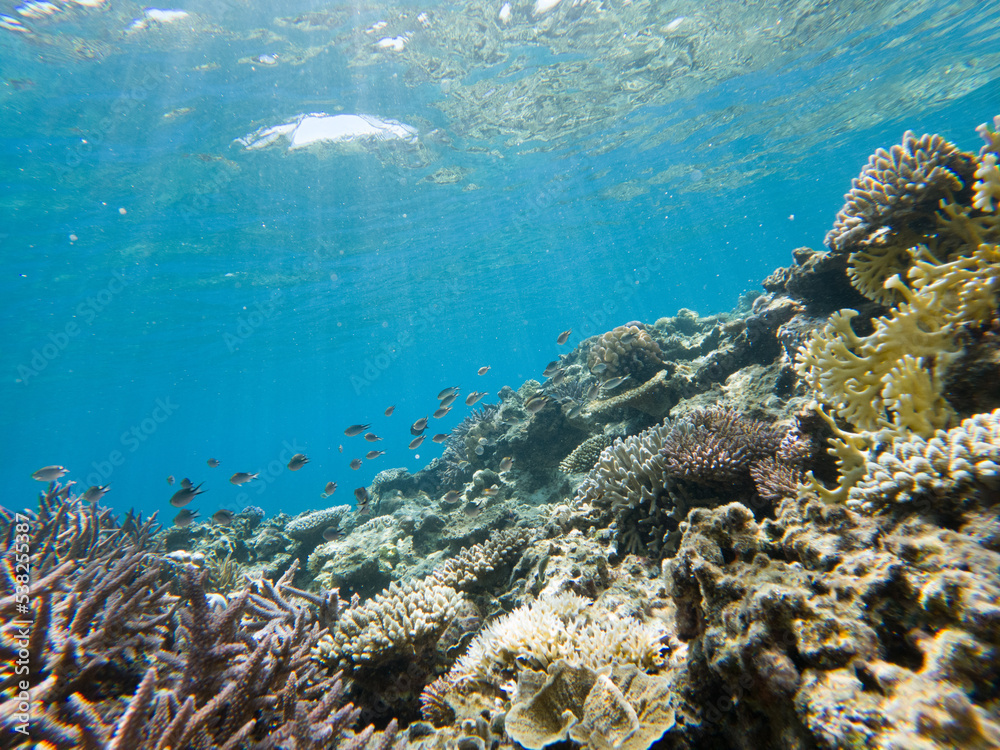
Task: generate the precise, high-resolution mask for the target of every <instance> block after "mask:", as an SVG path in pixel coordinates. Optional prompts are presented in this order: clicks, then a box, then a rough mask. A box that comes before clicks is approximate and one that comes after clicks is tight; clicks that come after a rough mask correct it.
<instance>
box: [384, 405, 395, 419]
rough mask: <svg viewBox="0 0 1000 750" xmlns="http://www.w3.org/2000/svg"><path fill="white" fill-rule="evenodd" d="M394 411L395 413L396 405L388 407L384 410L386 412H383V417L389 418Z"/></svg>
mask: <svg viewBox="0 0 1000 750" xmlns="http://www.w3.org/2000/svg"><path fill="white" fill-rule="evenodd" d="M394 411H396V405H395V404H393V405H392V406H390V407H389V408H388V409H386V410H385V415H386V416H387V417H391V416H392V413H393V412H394Z"/></svg>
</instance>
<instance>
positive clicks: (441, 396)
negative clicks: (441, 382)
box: [438, 385, 458, 401]
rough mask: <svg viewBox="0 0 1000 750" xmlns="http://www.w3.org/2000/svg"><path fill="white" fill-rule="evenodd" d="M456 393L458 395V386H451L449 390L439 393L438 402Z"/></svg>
mask: <svg viewBox="0 0 1000 750" xmlns="http://www.w3.org/2000/svg"><path fill="white" fill-rule="evenodd" d="M456 393H458V386H457V385H453V386H452V387H451V388H445V389H444V390H443V391H441V392H440V393H439V394H438V401H440V400H441V399H444V398H448V396H452V395H454V394H456Z"/></svg>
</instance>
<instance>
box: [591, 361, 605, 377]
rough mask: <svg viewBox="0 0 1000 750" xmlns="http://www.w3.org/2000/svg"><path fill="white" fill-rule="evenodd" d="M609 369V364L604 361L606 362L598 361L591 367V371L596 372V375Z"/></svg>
mask: <svg viewBox="0 0 1000 750" xmlns="http://www.w3.org/2000/svg"><path fill="white" fill-rule="evenodd" d="M607 369H608V366H607V364H606V363H604V362H598V363H597V364H596V365H594V366H593V367H591V368H590V371H591V372H592V373H594V374H595V375H600V374H601V373H603V372H604V371H605V370H607Z"/></svg>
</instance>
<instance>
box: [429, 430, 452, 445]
mask: <svg viewBox="0 0 1000 750" xmlns="http://www.w3.org/2000/svg"><path fill="white" fill-rule="evenodd" d="M447 439H448V436H447V435H446V434H445V433H443V432H439V433H438V434H437V435H435V436H434V437H432V438H431V440H433V441H434V442H435V443H443V442H444V441H445V440H447Z"/></svg>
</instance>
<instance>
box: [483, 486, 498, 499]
mask: <svg viewBox="0 0 1000 750" xmlns="http://www.w3.org/2000/svg"><path fill="white" fill-rule="evenodd" d="M499 492H500V488H499V487H497V486H496V485H495V484H493V485H490V486H489V487H484V488H483V494H484V495H486V497H496V495H497V493H499Z"/></svg>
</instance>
